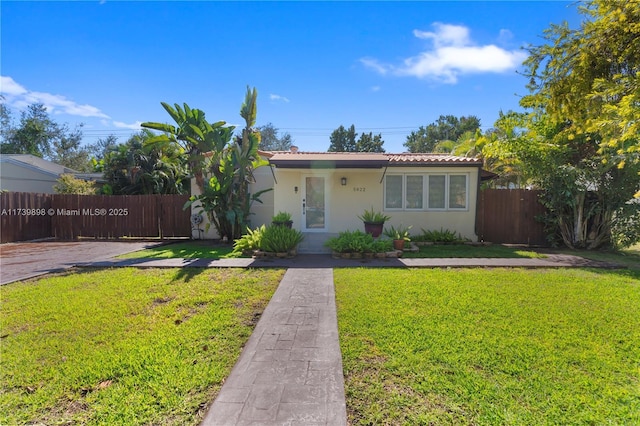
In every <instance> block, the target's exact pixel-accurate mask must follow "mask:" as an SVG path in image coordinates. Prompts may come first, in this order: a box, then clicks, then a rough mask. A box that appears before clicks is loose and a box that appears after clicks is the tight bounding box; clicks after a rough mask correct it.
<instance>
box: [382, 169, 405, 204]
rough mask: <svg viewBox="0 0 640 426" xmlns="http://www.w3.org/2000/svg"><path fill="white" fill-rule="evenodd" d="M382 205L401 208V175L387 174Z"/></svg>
mask: <svg viewBox="0 0 640 426" xmlns="http://www.w3.org/2000/svg"><path fill="white" fill-rule="evenodd" d="M384 207H385V208H386V209H401V208H402V175H393V176H387V178H386V182H385V186H384Z"/></svg>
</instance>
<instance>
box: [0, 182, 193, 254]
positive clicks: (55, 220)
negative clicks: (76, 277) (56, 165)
mask: <svg viewBox="0 0 640 426" xmlns="http://www.w3.org/2000/svg"><path fill="white" fill-rule="evenodd" d="M188 199H189V196H188V195H122V196H120V195H111V196H109V195H68V194H31V193H21V192H9V193H3V194H0V211H1V212H2V229H1V235H0V240H1V242H3V243H5V242H12V241H26V240H33V239H38V238H51V237H53V238H56V239H59V240H73V239H77V238H79V237H85V238H109V239H115V238H121V237H141V238H145V237H146V238H169V237H190V236H191V221H190V217H191V211H190V209H187V210H183V208H182V207H183V206H184V204H185V202H186V201H187V200H188Z"/></svg>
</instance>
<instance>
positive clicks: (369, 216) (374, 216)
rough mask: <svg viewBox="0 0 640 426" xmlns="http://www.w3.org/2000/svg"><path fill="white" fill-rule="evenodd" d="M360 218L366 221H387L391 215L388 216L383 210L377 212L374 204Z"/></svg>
mask: <svg viewBox="0 0 640 426" xmlns="http://www.w3.org/2000/svg"><path fill="white" fill-rule="evenodd" d="M358 219H360V220H362V221H363V222H364V223H385V222H386V221H388V220H389V219H391V216H387V215H385V214H383V213H382V212H377V211H374V210H373V206H371V210H365V211H364V213H362V214H361V215H360V216H358Z"/></svg>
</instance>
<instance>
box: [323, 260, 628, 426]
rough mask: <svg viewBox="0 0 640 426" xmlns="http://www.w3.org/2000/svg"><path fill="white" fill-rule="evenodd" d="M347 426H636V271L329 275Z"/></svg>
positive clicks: (363, 272)
mask: <svg viewBox="0 0 640 426" xmlns="http://www.w3.org/2000/svg"><path fill="white" fill-rule="evenodd" d="M334 279H335V283H336V297H337V306H338V325H339V332H340V345H341V348H342V354H343V364H344V371H345V387H346V396H347V410H348V416H349V421H350V422H351V424H353V425H369V424H394V425H395V424H411V425H413V424H460V425H468V424H476V425H497V424H511V425H520V424H528V425H534V424H535V425H537V424H549V425H550V424H620V425H622V424H624V425H630V424H640V370H638V360H640V273H638V272H635V271H595V270H584V269H583V270H580V269H557V270H523V269H513V270H508V269H492V270H483V269H465V270H461V269H452V270H445V269H434V270H424V269H420V270H411V269H409V270H407V269H338V270H335V271H334Z"/></svg>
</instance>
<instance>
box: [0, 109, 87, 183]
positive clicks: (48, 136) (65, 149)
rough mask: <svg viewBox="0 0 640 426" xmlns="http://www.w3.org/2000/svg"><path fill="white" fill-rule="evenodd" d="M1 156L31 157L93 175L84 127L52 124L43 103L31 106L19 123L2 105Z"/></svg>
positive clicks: (21, 115) (0, 119)
mask: <svg viewBox="0 0 640 426" xmlns="http://www.w3.org/2000/svg"><path fill="white" fill-rule="evenodd" d="M0 123H1V125H2V127H1V128H0V152H2V153H3V154H31V155H35V156H36V157H41V158H45V159H47V160H50V161H53V162H55V163H58V164H60V165H62V166H65V167H68V168H70V169H74V170H78V171H89V170H90V169H91V162H90V160H89V151H88V150H87V149H86V148H85V147H83V146H82V145H81V143H82V130H81V129H82V125H79V126H78V127H76V128H75V129H74V130H70V129H69V127H68V126H67V125H66V124H59V123H57V122H56V121H54V120H52V119H51V117H50V116H49V113H48V112H47V109H46V107H45V106H44V105H43V104H41V103H34V104H31V105H29V106H27V109H26V110H24V111H22V112H21V114H20V120H19V121H18V123H15V122H14V120H13V117H12V116H11V112H10V110H9V109H8V108H7V106H6V105H5V104H4V103H0Z"/></svg>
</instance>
